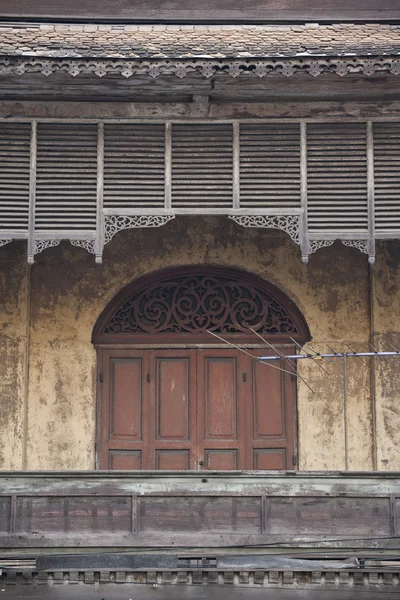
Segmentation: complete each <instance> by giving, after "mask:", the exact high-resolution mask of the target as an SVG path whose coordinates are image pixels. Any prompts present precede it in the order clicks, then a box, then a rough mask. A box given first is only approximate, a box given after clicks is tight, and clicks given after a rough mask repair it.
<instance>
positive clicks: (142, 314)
mask: <svg viewBox="0 0 400 600" xmlns="http://www.w3.org/2000/svg"><path fill="white" fill-rule="evenodd" d="M250 329H254V330H255V331H257V332H259V333H261V334H263V333H264V334H268V335H270V334H283V335H291V336H293V335H297V334H300V333H301V332H300V328H299V326H298V324H297V323H296V322H295V320H294V319H293V318H292V316H291V315H290V314H289V312H288V311H287V309H286V308H285V307H284V306H283V304H282V303H281V302H279V301H278V300H277V299H276V298H274V297H273V296H272V295H270V294H269V293H267V291H265V290H263V289H261V287H258V286H257V285H252V284H251V283H250V282H249V281H247V280H240V278H235V277H234V276H229V275H219V274H215V273H212V272H211V273H209V274H208V273H207V271H206V270H203V272H194V273H193V274H184V275H181V276H179V275H178V276H177V275H175V276H173V277H170V278H166V279H163V280H161V281H156V282H153V283H152V284H151V285H149V286H147V287H146V288H145V289H141V290H140V291H138V292H137V293H134V294H133V295H132V296H131V297H130V298H128V299H126V300H125V302H123V304H122V305H120V306H119V307H118V309H117V310H116V311H115V312H114V314H112V316H111V317H110V318H109V319H108V321H107V323H106V325H105V327H104V328H103V331H102V333H104V334H108V335H120V334H144V333H146V334H161V333H170V334H179V333H203V334H204V333H206V332H207V331H212V332H215V333H221V334H231V333H249V331H250Z"/></svg>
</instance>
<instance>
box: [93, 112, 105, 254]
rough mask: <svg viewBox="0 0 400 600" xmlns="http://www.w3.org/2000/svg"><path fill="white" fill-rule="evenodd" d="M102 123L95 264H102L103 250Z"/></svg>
mask: <svg viewBox="0 0 400 600" xmlns="http://www.w3.org/2000/svg"><path fill="white" fill-rule="evenodd" d="M103 197H104V123H99V124H98V129H97V213H96V240H95V255H96V263H98V264H101V263H102V262H103V248H104V243H105V231H104V213H103Z"/></svg>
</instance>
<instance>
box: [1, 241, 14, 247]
mask: <svg viewBox="0 0 400 600" xmlns="http://www.w3.org/2000/svg"><path fill="white" fill-rule="evenodd" d="M10 242H12V240H0V248H1V247H2V246H5V245H6V244H9V243H10Z"/></svg>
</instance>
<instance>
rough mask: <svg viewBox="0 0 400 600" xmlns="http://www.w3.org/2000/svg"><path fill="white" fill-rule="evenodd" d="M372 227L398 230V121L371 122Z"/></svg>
mask: <svg viewBox="0 0 400 600" xmlns="http://www.w3.org/2000/svg"><path fill="white" fill-rule="evenodd" d="M374 163H375V229H376V230H377V231H390V230H397V231H400V123H374Z"/></svg>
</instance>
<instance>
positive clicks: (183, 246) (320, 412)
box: [0, 217, 400, 470]
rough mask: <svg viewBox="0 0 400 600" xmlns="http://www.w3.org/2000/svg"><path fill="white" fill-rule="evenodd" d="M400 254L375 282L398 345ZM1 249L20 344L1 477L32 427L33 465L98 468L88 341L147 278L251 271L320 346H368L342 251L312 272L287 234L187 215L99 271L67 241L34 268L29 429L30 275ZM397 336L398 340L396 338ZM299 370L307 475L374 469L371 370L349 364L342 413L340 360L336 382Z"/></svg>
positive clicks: (387, 450)
mask: <svg viewBox="0 0 400 600" xmlns="http://www.w3.org/2000/svg"><path fill="white" fill-rule="evenodd" d="M389 247H390V248H391V249H388V248H389ZM6 248H7V247H6ZM399 249H400V244H397V243H393V244H392V245H389V244H388V245H387V246H386V245H383V246H382V248H381V249H380V251H379V257H378V265H377V267H376V276H375V283H374V298H375V301H374V315H375V325H374V327H375V329H376V339H377V340H378V341H379V340H381V338H382V339H383V338H384V337H385V336H388V335H389V336H391V338H390V339H394V338H393V335H392V332H393V331H396V328H397V330H399V329H400V327H399V325H400V322H399V319H398V311H396V308H397V304H399V303H400V300H398V298H396V294H397V288H398V286H399V285H400V266H399V264H400V252H399ZM5 251H6V252H8V255H10V256H11V255H12V256H13V257H14V262H13V263H12V269H10V268H9V267H7V268H4V269H3V264H1V265H0V267H1V269H3V270H4V273H3V272H1V274H0V277H1V278H2V279H1V281H2V284H3V281H4V285H2V290H3V291H2V299H1V301H0V302H1V313H0V314H1V317H0V333H1V335H2V336H3V337H4V339H5V340H9V344H11V346H12V345H13V344H16V343H17V340H18V343H17V346H16V347H15V346H13V348H11V346H10V348H9V349H8V348H7V345H5V344H4V343H2V346H1V349H0V352H1V359H2V363H1V366H0V368H1V369H6V372H7V373H9V377H11V379H12V381H13V390H14V391H13V393H12V394H10V392H9V391H8V390H9V388H8V387H7V386H8V384H7V378H2V381H1V382H0V398H1V408H2V412H1V417H0V436H3V438H2V439H3V447H2V449H1V452H0V467H1V468H3V469H7V468H20V467H21V464H22V463H21V461H22V455H23V451H22V448H23V443H24V440H23V431H24V426H25V427H26V431H27V438H26V444H27V446H26V447H27V452H26V456H27V462H26V465H25V466H26V468H28V469H60V470H63V469H84V470H85V469H93V468H94V464H95V463H94V456H95V404H96V400H95V398H96V383H95V368H96V355H95V351H94V349H93V347H92V345H91V341H90V340H91V334H92V330H93V327H94V324H95V322H96V319H97V318H98V316H99V314H100V313H101V311H102V310H103V309H104V308H105V306H106V305H107V304H108V302H110V301H111V300H112V298H113V297H114V295H115V294H116V293H117V292H118V291H119V290H120V289H121V288H122V287H124V286H125V285H127V284H128V283H130V282H131V281H132V280H133V279H135V278H137V277H139V276H141V275H144V274H146V273H150V272H152V271H155V270H158V269H162V268H166V267H170V266H179V265H190V264H213V265H220V266H226V267H233V268H234V267H238V268H241V269H246V270H248V271H250V272H252V273H255V274H257V275H259V276H261V277H264V278H265V279H267V280H269V281H271V282H272V283H273V284H275V285H276V286H278V287H279V288H281V289H282V290H283V291H284V292H285V293H286V294H287V295H288V296H289V297H290V298H291V299H292V300H293V301H294V302H295V303H296V304H297V306H298V307H299V309H300V310H301V311H302V312H303V314H304V316H305V318H306V320H307V323H308V325H309V327H310V331H311V334H312V342H311V343H310V346H311V348H312V349H314V350H318V349H326V343H328V344H331V345H332V346H334V347H335V349H336V348H342V347H343V348H344V347H345V344H348V345H349V346H351V347H352V348H356V349H358V348H365V347H366V346H367V345H368V344H369V342H370V339H371V337H370V336H371V329H370V302H369V285H370V281H369V268H368V264H367V260H366V257H365V256H364V255H363V254H361V253H360V252H359V251H357V250H355V249H351V248H346V247H344V246H343V245H342V244H340V243H335V245H334V246H332V247H331V248H324V249H322V250H320V251H319V252H317V253H316V254H315V255H312V257H311V259H310V264H309V265H308V266H305V265H303V264H302V263H301V258H300V252H299V249H298V247H297V246H296V245H295V244H294V243H293V242H292V241H291V240H290V238H289V237H288V236H286V235H285V234H283V233H281V232H277V231H271V230H269V231H264V230H257V229H247V230H246V229H243V228H241V227H239V226H238V225H236V224H235V223H233V222H232V221H229V220H228V219H226V218H217V217H209V218H206V217H204V218H200V217H196V218H183V217H182V218H178V219H176V220H175V221H173V222H171V223H169V224H168V225H167V226H166V227H164V228H160V229H154V230H151V229H150V230H136V231H125V232H122V233H120V234H118V235H117V236H116V237H115V238H114V239H113V240H112V242H111V243H110V244H109V245H108V246H107V247H106V249H105V253H104V264H103V265H96V264H95V263H94V260H93V257H92V256H90V255H88V254H87V253H86V252H85V251H84V250H83V249H80V248H75V247H72V246H71V245H70V244H69V243H67V242H63V243H62V244H61V245H60V246H59V247H57V248H52V249H50V250H47V251H45V252H43V254H41V255H39V256H38V257H37V262H36V264H35V265H34V266H33V267H32V269H31V275H30V286H31V287H30V299H31V318H30V321H31V322H30V329H29V388H28V389H29V396H28V405H27V420H26V421H25V423H23V408H21V407H23V396H24V385H23V384H24V377H23V373H24V348H25V337H24V334H25V333H24V332H25V331H26V316H25V315H26V313H27V310H26V297H27V295H26V272H27V269H26V264H25V262H24V261H25V257H23V256H21V255H20V254H18V255H16V254H15V247H14V244H11V245H10V246H9V248H8V249H7V250H5V248H3V249H2V250H1V253H2V254H3V253H4V252H5ZM388 285H389V286H390V288H391V289H392V290H393V294H391V295H390V296H388V295H387V293H386V292H385V290H386V287H387V286H388ZM397 335H398V337H399V338H400V333H399V334H397ZM3 337H2V339H3ZM10 340H11V342H10ZM378 341H377V342H376V343H378ZM382 343H383V341H382ZM398 345H399V346H400V340H399V343H398ZM394 360H396V359H393V361H394ZM16 365H18V368H17V369H16ZM394 365H398V366H397V372H398V374H394V375H393V377H392V381H391V383H390V385H389V384H388V383H386V384H385V377H384V376H383V373H382V374H380V373H379V372H377V377H376V430H377V436H376V439H375V445H376V447H377V452H378V467H379V468H381V469H382V468H385V469H393V470H394V469H398V466H399V464H400V462H399V450H398V448H400V433H399V432H400V404H399V403H398V400H397V392H396V388H397V389H399V387H400V386H399V385H398V384H399V383H400V364H399V363H394ZM382 367H383V363H382ZM300 369H301V374H302V375H303V376H304V377H306V378H307V380H308V382H309V384H310V385H311V387H312V388H313V390H314V392H315V394H313V393H312V392H311V391H310V390H309V389H308V388H307V387H306V386H305V385H304V384H302V383H300V384H299V394H298V406H299V457H300V468H301V469H306V470H308V469H309V470H315V469H340V470H342V469H345V468H346V466H347V467H348V468H349V469H350V470H372V469H373V468H374V463H373V456H374V440H373V436H372V432H373V429H374V423H375V412H374V411H373V402H372V399H373V395H371V381H372V382H373V380H371V377H370V375H371V369H370V364H369V361H365V362H362V361H359V360H357V361H349V365H348V386H347V394H346V396H347V410H346V414H345V411H344V405H345V403H344V385H343V384H344V382H343V364H342V363H340V362H336V363H332V364H329V365H328V366H327V369H328V371H329V373H330V376H329V377H328V376H327V375H326V373H325V372H324V371H322V370H321V369H320V368H319V367H318V366H317V365H315V364H314V363H311V362H309V361H307V362H304V363H302V365H301V368H300ZM377 371H378V370H377ZM3 379H4V380H3ZM10 381H11V380H10ZM372 388H373V385H372ZM372 391H373V390H372ZM10 397H11V398H12V400H13V401H12V402H11V401H10ZM14 399H15V400H14ZM7 405H8V406H9V408H8V410H6V411H4V410H3V406H7ZM345 430H347V448H348V455H347V464H346V455H345V447H346V445H345V438H346V436H345ZM9 431H11V432H13V434H12V435H10V434H9ZM385 461H387V462H385Z"/></svg>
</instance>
